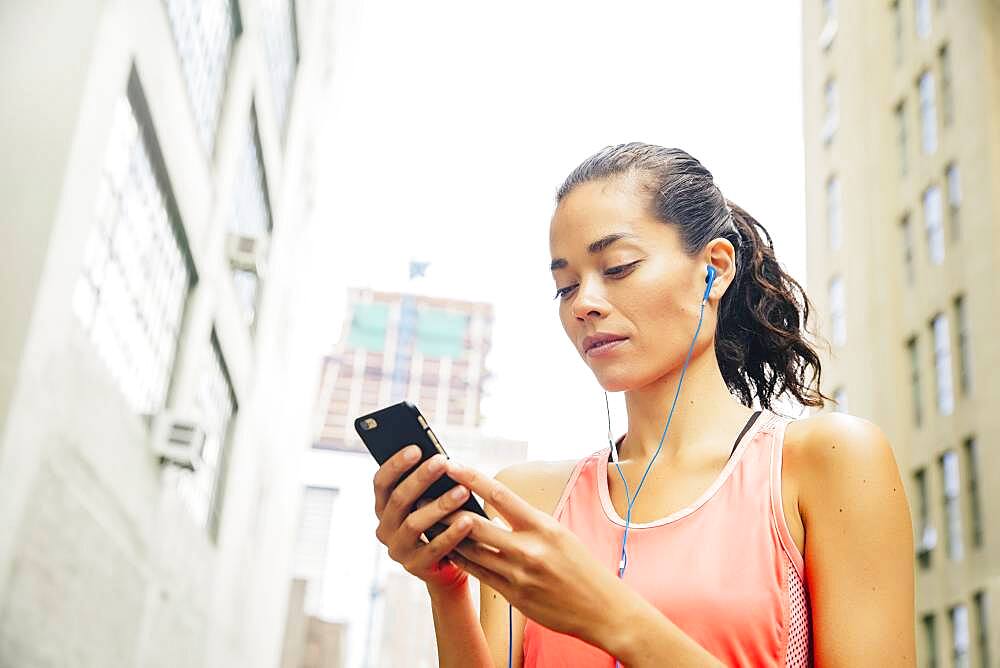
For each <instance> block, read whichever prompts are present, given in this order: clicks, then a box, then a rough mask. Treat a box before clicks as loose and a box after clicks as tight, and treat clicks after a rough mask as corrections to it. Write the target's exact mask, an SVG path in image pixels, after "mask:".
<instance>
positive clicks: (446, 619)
mask: <svg viewBox="0 0 1000 668" xmlns="http://www.w3.org/2000/svg"><path fill="white" fill-rule="evenodd" d="M427 592H428V593H429V594H430V597H431V611H432V614H433V616H434V635H435V636H436V638H437V649H438V665H439V666H443V667H444V668H449V667H451V666H462V667H463V668H465V667H466V666H477V667H481V668H487V667H488V666H492V665H493V662H492V661H491V659H490V648H489V646H488V645H487V644H486V636H485V635H483V630H482V628H480V626H479V620H478V619H476V609H475V607H474V606H473V604H472V596H471V595H470V592H469V582H468V579H463V580H462V582H461V584H458V585H456V586H454V587H448V588H442V589H438V588H434V587H431V586H430V585H428V586H427Z"/></svg>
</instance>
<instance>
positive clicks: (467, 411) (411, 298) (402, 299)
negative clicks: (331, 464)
mask: <svg viewBox="0 0 1000 668" xmlns="http://www.w3.org/2000/svg"><path fill="white" fill-rule="evenodd" d="M492 322H493V306H492V305H491V304H488V303H478V302H465V301H459V300H454V299H446V298H442V297H430V296H424V295H413V294H400V293H389V292H380V291H374V290H361V289H354V290H351V291H350V294H349V296H348V307H347V315H346V316H345V318H344V332H343V335H342V336H341V338H340V341H339V343H338V344H337V346H336V349H335V350H334V351H333V353H332V354H331V355H330V356H329V357H328V358H327V360H326V363H325V364H324V367H323V380H322V382H321V384H320V394H319V406H320V409H319V411H318V416H319V417H320V418H321V419H322V420H323V423H322V425H319V428H318V438H317V440H316V443H315V445H314V447H317V448H329V449H333V450H353V451H356V452H367V451H366V450H365V448H364V444H363V443H362V442H361V439H360V438H358V435H357V433H356V432H355V431H354V418H356V417H358V416H359V415H363V414H364V413H369V412H371V411H373V410H375V409H377V408H381V407H383V406H387V405H389V404H394V403H396V402H399V401H402V400H404V399H406V400H407V401H409V402H411V403H414V404H416V405H417V406H418V407H419V408H420V412H421V413H423V414H424V417H426V418H427V420H428V422H430V423H431V424H432V425H439V426H442V427H443V426H445V425H454V426H461V427H478V426H479V422H480V415H479V402H480V398H481V396H482V392H483V387H482V386H483V381H484V380H485V379H486V375H487V372H486V366H485V360H486V355H487V353H488V352H489V348H490V338H491V337H490V333H491V329H492Z"/></svg>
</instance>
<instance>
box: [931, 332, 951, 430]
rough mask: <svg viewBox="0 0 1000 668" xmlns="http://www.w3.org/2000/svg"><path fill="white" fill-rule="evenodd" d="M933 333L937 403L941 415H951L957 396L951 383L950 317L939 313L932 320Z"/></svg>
mask: <svg viewBox="0 0 1000 668" xmlns="http://www.w3.org/2000/svg"><path fill="white" fill-rule="evenodd" d="M931 334H932V335H933V337H934V373H935V377H936V379H937V405H938V412H939V413H940V414H941V415H951V413H952V411H953V410H954V408H955V397H954V395H953V394H952V385H951V344H950V342H951V337H950V334H949V332H948V317H947V316H945V315H943V314H941V313H939V314H937V315H936V316H934V318H933V320H931Z"/></svg>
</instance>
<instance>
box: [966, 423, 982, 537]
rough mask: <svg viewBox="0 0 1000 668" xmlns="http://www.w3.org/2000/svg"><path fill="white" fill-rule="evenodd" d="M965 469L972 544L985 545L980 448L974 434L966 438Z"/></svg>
mask: <svg viewBox="0 0 1000 668" xmlns="http://www.w3.org/2000/svg"><path fill="white" fill-rule="evenodd" d="M963 448H964V450H965V470H966V471H967V472H968V476H969V517H970V518H971V520H972V544H973V545H974V546H975V547H982V546H983V513H982V505H981V503H980V499H979V449H978V446H977V445H976V439H975V437H974V436H970V437H969V438H967V439H965V443H964V445H963Z"/></svg>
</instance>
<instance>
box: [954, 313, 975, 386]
mask: <svg viewBox="0 0 1000 668" xmlns="http://www.w3.org/2000/svg"><path fill="white" fill-rule="evenodd" d="M955 322H956V323H958V384H959V387H960V388H961V390H962V394H964V395H969V394H971V393H972V345H971V342H970V340H969V338H970V332H969V314H968V312H967V310H966V308H965V297H964V296H963V295H959V296H957V297H955Z"/></svg>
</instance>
